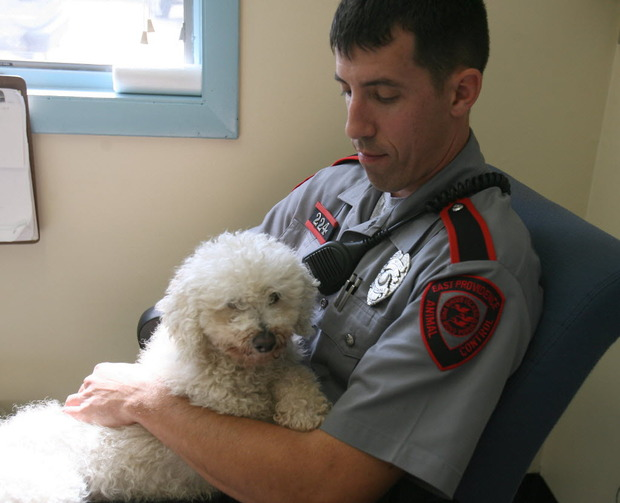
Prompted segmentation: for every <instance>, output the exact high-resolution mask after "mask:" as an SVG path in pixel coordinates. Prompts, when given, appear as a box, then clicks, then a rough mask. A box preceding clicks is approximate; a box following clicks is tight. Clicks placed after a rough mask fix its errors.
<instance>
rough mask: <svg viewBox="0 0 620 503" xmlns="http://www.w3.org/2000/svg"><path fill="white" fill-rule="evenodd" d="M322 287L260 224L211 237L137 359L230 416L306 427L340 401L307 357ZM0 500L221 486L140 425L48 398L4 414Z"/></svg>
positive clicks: (17, 502)
mask: <svg viewBox="0 0 620 503" xmlns="http://www.w3.org/2000/svg"><path fill="white" fill-rule="evenodd" d="M315 296H316V284H315V281H314V280H313V278H312V277H311V276H310V274H309V273H308V271H307V270H306V268H305V267H304V266H303V265H302V264H301V263H300V261H299V260H298V259H297V258H296V257H295V255H294V253H293V252H292V250H290V249H289V248H288V247H287V246H285V245H283V244H282V243H279V242H277V241H276V240H275V239H273V238H270V237H268V236H266V235H263V234H258V233H254V232H251V231H245V232H239V233H234V234H231V233H225V234H222V235H221V236H219V237H217V238H215V239H214V240H211V241H207V242H205V243H203V244H202V245H201V246H199V247H198V249H197V250H196V251H195V253H194V254H193V255H192V256H190V257H189V258H188V259H186V261H185V262H184V263H183V265H182V266H181V267H180V268H179V269H178V270H177V272H176V274H175V276H174V277H173V279H172V280H171V282H170V285H169V287H168V289H167V291H166V295H165V297H164V298H163V299H162V300H161V301H160V302H159V303H158V304H157V308H158V309H159V310H161V311H162V312H163V317H162V322H161V323H160V325H159V326H158V328H157V330H156V331H155V333H154V334H153V336H152V338H151V339H150V341H149V343H148V344H147V347H146V349H144V350H143V351H142V352H141V353H140V354H139V357H138V360H137V363H138V364H139V365H142V366H144V367H145V369H146V370H148V371H149V372H150V373H151V375H152V376H153V378H154V379H161V380H163V381H165V383H166V384H167V385H168V387H169V388H170V390H171V391H172V393H174V394H177V395H183V396H187V397H188V398H189V400H190V401H191V403H193V404H195V405H199V406H203V407H209V408H211V409H213V410H215V411H217V412H219V413H222V414H232V415H236V416H246V417H251V418H255V419H260V420H264V421H273V422H275V423H277V424H280V425H283V426H286V427H289V428H292V429H295V430H302V431H306V430H311V429H314V428H316V427H318V426H319V425H320V424H321V422H322V420H323V418H324V416H325V415H326V414H327V412H328V410H329V404H328V402H327V400H326V399H325V397H324V396H323V395H322V394H321V392H320V390H319V387H318V385H317V382H316V379H315V378H314V375H313V374H312V372H311V371H310V370H309V369H308V368H307V367H306V366H304V365H302V364H301V363H300V362H299V351H298V341H297V339H298V338H297V337H296V335H295V334H299V335H305V334H308V333H309V332H310V331H311V320H312V312H313V306H314V301H315ZM0 453H1V456H0V502H2V503H76V502H83V501H130V500H131V501H141V500H158V499H160V500H161V499H167V498H170V499H192V498H206V497H209V496H211V495H213V494H214V493H216V492H217V491H216V489H215V488H213V487H212V486H210V485H209V484H207V483H206V482H205V481H204V480H203V479H202V478H201V477H200V476H198V475H197V474H196V473H195V472H194V471H193V470H192V469H190V468H189V467H188V466H187V465H186V464H185V463H184V462H183V461H182V460H181V459H180V458H179V457H178V456H177V455H176V454H174V453H173V452H171V451H170V450H169V449H167V448H166V447H164V446H163V445H162V444H161V443H160V442H159V441H158V440H157V439H155V438H154V437H153V436H152V435H150V434H149V433H148V432H147V431H146V430H144V429H143V428H142V427H140V426H138V425H134V426H129V427H123V428H105V427H101V426H97V425H91V424H86V423H81V422H79V421H76V420H75V419H73V418H71V417H69V416H67V415H66V414H64V413H63V412H62V411H61V405H60V404H59V403H58V402H53V401H44V402H38V403H33V404H30V405H28V406H26V407H23V408H21V409H19V410H18V411H17V412H16V413H15V414H14V415H13V416H11V417H9V418H7V419H5V420H3V421H2V422H1V423H0Z"/></svg>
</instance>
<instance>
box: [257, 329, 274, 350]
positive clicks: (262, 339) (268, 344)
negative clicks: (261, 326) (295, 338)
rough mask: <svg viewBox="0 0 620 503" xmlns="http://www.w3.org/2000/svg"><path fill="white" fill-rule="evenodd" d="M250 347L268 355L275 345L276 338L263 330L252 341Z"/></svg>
mask: <svg viewBox="0 0 620 503" xmlns="http://www.w3.org/2000/svg"><path fill="white" fill-rule="evenodd" d="M252 345H253V346H254V349H256V351H258V352H259V353H269V351H271V350H272V349H273V348H274V347H275V345H276V336H275V335H273V334H272V333H271V332H269V331H268V330H263V331H262V332H261V333H260V334H258V335H257V336H256V337H254V339H252Z"/></svg>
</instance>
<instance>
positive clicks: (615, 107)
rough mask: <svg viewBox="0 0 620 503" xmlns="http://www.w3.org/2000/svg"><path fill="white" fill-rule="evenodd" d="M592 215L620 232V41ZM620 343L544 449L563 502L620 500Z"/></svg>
mask: <svg viewBox="0 0 620 503" xmlns="http://www.w3.org/2000/svg"><path fill="white" fill-rule="evenodd" d="M613 68H614V72H613V76H612V80H611V84H610V87H609V95H608V98H607V106H606V107H605V110H606V111H605V119H604V121H603V130H602V134H601V141H600V145H599V149H598V157H597V162H596V166H595V171H594V177H593V183H592V192H591V194H590V198H589V205H588V212H587V218H588V220H590V221H591V222H593V223H595V224H596V225H598V226H600V227H601V228H603V229H604V230H606V231H607V232H609V233H610V234H613V235H614V236H616V237H618V238H620V211H619V210H618V207H617V200H618V196H617V194H618V190H620V141H619V139H620V46H618V47H617V48H616V54H615V59H614V65H613ZM619 397H620V343H618V342H616V344H615V345H614V346H613V347H612V349H611V350H610V351H608V352H607V354H606V355H605V356H604V357H603V359H602V360H601V361H600V363H599V365H598V366H597V368H596V369H595V370H594V372H593V373H592V374H591V375H590V377H589V378H588V380H587V381H586V383H585V385H584V387H583V388H582V389H581V390H580V392H579V394H578V395H577V396H576V397H575V400H574V401H573V403H572V404H571V405H570V407H569V409H568V410H567V411H566V413H565V414H564V416H563V417H562V419H561V420H560V422H559V423H558V426H557V427H556V428H555V430H554V432H553V434H552V435H551V436H550V438H549V440H548V441H547V443H546V446H545V450H544V453H543V458H542V464H543V472H544V475H545V477H546V479H547V480H548V482H549V484H550V485H551V486H552V487H553V490H554V493H555V495H556V497H557V498H558V501H560V502H561V503H582V502H584V501H593V502H599V501H600V502H616V498H617V491H618V489H619V487H620V458H619V456H618V453H619V452H620V432H618V425H620V399H619Z"/></svg>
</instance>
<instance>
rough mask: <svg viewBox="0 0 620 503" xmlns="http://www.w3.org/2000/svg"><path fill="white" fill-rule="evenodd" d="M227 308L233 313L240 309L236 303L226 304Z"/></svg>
mask: <svg viewBox="0 0 620 503" xmlns="http://www.w3.org/2000/svg"><path fill="white" fill-rule="evenodd" d="M226 307H227V308H228V309H231V310H232V311H236V310H237V309H239V306H237V304H236V303H234V302H229V303H228V304H226Z"/></svg>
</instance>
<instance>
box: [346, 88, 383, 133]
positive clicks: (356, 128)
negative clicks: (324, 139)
mask: <svg viewBox="0 0 620 503" xmlns="http://www.w3.org/2000/svg"><path fill="white" fill-rule="evenodd" d="M375 130H376V128H375V124H374V120H373V118H372V114H371V112H370V110H369V109H368V106H367V104H366V103H364V101H363V100H361V99H357V98H355V97H350V98H349V101H348V103H347V124H346V126H345V133H346V135H347V136H348V137H349V138H350V139H351V140H355V139H360V138H371V137H373V136H374V135H375V132H376V131H375Z"/></svg>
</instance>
